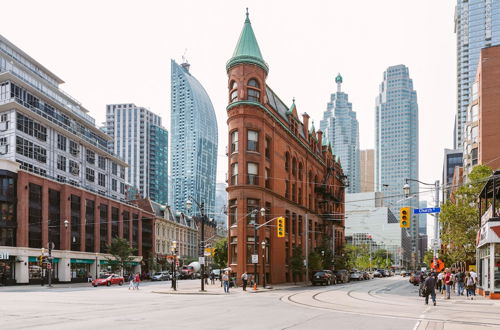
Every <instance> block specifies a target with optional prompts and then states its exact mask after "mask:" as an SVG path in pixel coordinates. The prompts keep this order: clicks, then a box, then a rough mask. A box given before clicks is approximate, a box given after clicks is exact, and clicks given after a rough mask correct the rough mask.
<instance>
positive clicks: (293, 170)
mask: <svg viewBox="0 0 500 330" xmlns="http://www.w3.org/2000/svg"><path fill="white" fill-rule="evenodd" d="M292 175H293V176H297V159H296V158H295V157H293V158H292Z"/></svg>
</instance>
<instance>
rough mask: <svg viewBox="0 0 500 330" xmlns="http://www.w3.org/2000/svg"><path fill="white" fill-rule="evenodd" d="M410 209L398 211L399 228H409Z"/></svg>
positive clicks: (403, 208)
mask: <svg viewBox="0 0 500 330" xmlns="http://www.w3.org/2000/svg"><path fill="white" fill-rule="evenodd" d="M410 216H411V208H409V207H402V208H400V209H399V227H401V228H410Z"/></svg>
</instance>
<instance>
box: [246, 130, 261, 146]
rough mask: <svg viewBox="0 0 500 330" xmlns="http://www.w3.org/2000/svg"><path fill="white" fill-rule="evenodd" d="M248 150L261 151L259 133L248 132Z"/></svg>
mask: <svg viewBox="0 0 500 330" xmlns="http://www.w3.org/2000/svg"><path fill="white" fill-rule="evenodd" d="M247 150H248V151H259V132H257V131H253V130H248V132H247Z"/></svg>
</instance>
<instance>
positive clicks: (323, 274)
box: [311, 270, 336, 285]
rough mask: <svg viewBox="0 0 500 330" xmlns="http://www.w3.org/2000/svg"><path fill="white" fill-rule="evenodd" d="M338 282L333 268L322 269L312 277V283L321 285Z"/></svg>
mask: <svg viewBox="0 0 500 330" xmlns="http://www.w3.org/2000/svg"><path fill="white" fill-rule="evenodd" d="M335 282H336V276H335V275H334V274H333V273H332V271H331V270H320V271H317V272H315V273H314V274H313V276H312V277H311V283H312V285H316V284H321V285H332V284H335Z"/></svg>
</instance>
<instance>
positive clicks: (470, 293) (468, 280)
mask: <svg viewBox="0 0 500 330" xmlns="http://www.w3.org/2000/svg"><path fill="white" fill-rule="evenodd" d="M474 285H475V283H474V279H473V278H472V276H471V275H470V273H469V272H467V274H466V276H465V289H466V290H467V299H469V297H470V300H473V299H474Z"/></svg>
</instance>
